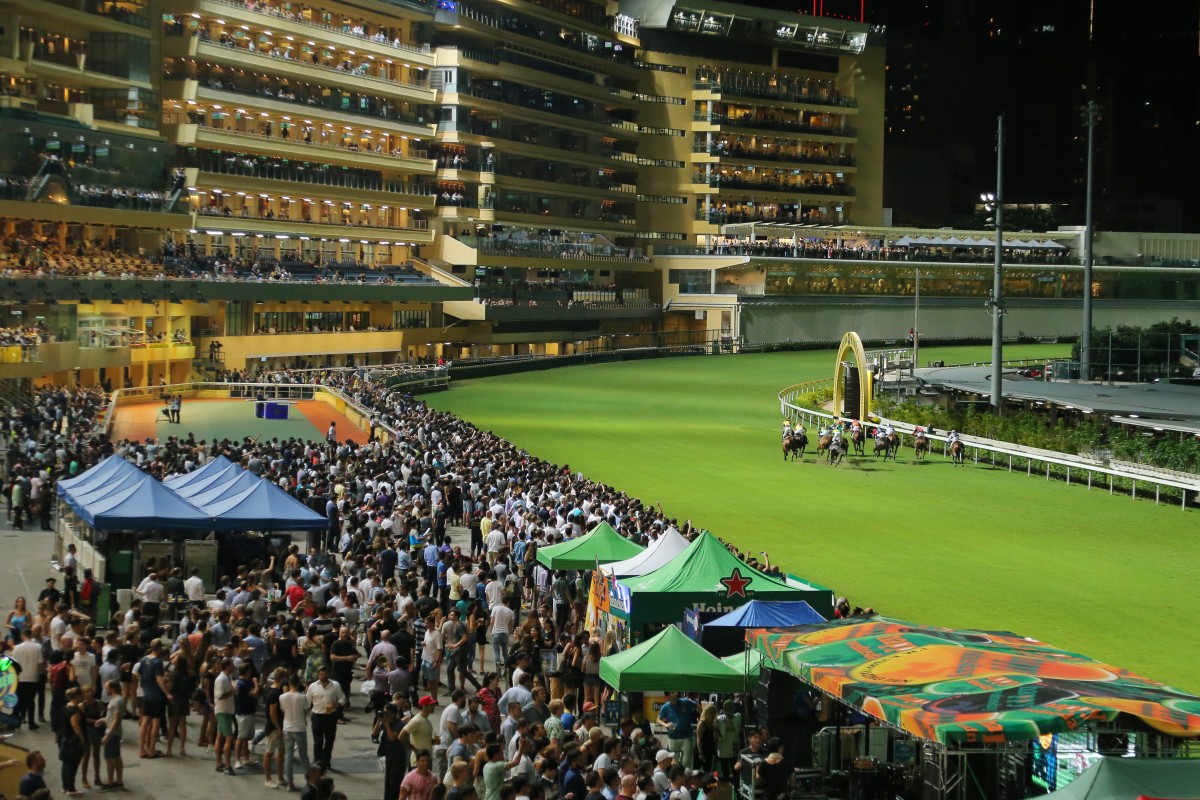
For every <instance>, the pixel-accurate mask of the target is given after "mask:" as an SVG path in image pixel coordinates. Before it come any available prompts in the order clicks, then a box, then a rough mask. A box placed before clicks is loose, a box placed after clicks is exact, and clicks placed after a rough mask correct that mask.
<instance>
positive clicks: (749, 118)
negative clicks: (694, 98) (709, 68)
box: [692, 114, 858, 139]
mask: <svg viewBox="0 0 1200 800" xmlns="http://www.w3.org/2000/svg"><path fill="white" fill-rule="evenodd" d="M692 119H693V121H694V122H697V123H700V124H702V125H712V126H716V127H719V128H722V129H723V128H742V129H746V130H758V131H772V132H778V131H783V132H785V133H792V134H797V135H803V136H814V137H824V136H829V137H835V138H838V139H855V138H857V137H858V130H857V129H856V128H853V127H851V126H849V125H841V126H836V127H835V126H825V125H810V124H808V123H806V122H800V121H799V120H790V119H776V118H770V117H757V116H753V115H750V114H746V115H743V116H740V117H737V118H734V117H730V116H726V115H724V114H694V115H693V116H692Z"/></svg>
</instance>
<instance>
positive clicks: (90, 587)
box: [79, 578, 96, 603]
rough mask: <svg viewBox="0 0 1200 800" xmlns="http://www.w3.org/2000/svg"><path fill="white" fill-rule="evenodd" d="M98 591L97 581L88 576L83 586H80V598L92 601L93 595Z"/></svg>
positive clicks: (84, 600)
mask: <svg viewBox="0 0 1200 800" xmlns="http://www.w3.org/2000/svg"><path fill="white" fill-rule="evenodd" d="M95 593H96V582H95V581H94V580H92V579H91V578H88V579H87V580H85V581H84V582H83V586H80V587H79V599H80V600H82V601H83V602H85V603H90V602H91V601H92V596H93V595H94V594H95Z"/></svg>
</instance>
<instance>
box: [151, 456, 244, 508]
mask: <svg viewBox="0 0 1200 800" xmlns="http://www.w3.org/2000/svg"><path fill="white" fill-rule="evenodd" d="M199 471H200V470H196V472H199ZM196 472H193V473H189V474H191V475H195V474H196ZM249 474H250V473H248V472H246V470H244V469H242V468H241V467H239V466H238V465H237V464H234V463H233V462H232V461H226V462H225V465H224V466H223V467H221V468H220V469H213V470H210V471H209V472H208V473H207V474H206V475H201V476H200V477H198V478H196V479H194V480H191V481H188V482H186V483H184V484H183V485H182V486H181V485H179V484H178V483H172V482H170V481H164V483H166V485H167V486H169V487H171V489H172V490H173V491H174V492H175V493H176V494H178V495H179V496H180V497H186V498H188V499H191V498H194V497H198V496H200V495H202V494H206V493H208V492H211V491H212V490H214V489H219V488H220V487H222V486H225V485H227V484H228V483H229V482H230V481H233V480H237V478H239V477H240V476H242V475H249Z"/></svg>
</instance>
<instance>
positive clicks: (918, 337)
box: [908, 264, 921, 378]
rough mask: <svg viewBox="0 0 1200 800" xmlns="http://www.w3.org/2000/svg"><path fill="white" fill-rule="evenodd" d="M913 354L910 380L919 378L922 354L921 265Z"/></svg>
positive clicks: (914, 315) (916, 299)
mask: <svg viewBox="0 0 1200 800" xmlns="http://www.w3.org/2000/svg"><path fill="white" fill-rule="evenodd" d="M912 339H913V353H912V364H911V366H909V368H908V375H909V377H910V378H915V377H917V359H918V358H919V356H920V352H921V265H920V264H918V265H917V288H916V292H915V293H914V295H913V337H912Z"/></svg>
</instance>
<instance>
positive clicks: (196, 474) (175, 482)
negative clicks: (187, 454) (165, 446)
mask: <svg viewBox="0 0 1200 800" xmlns="http://www.w3.org/2000/svg"><path fill="white" fill-rule="evenodd" d="M233 466H237V465H236V464H234V463H233V462H232V461H230V460H229V459H228V458H226V457H225V456H223V455H221V456H217V457H216V458H214V459H212V460H210V461H208V462H207V463H205V464H204V466H202V467H200V468H199V469H194V470H192V471H191V472H188V473H185V474H183V475H176V476H175V477H173V478H167V479H166V480H165V481H163V483H165V484H166V485H167V486H170V487H171V488H172V489H174V490H175V491H176V492H179V494H183V491H182V489H183V488H184V487H185V486H191V485H192V484H193V483H195V482H196V481H199V480H204V479H205V478H211V477H212V476H213V475H216V474H217V473H219V472H222V471H224V470H225V469H227V468H229V467H233ZM239 469H240V467H239Z"/></svg>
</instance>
